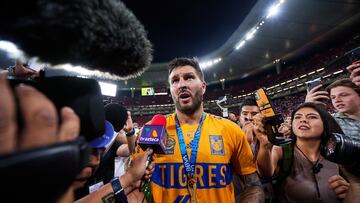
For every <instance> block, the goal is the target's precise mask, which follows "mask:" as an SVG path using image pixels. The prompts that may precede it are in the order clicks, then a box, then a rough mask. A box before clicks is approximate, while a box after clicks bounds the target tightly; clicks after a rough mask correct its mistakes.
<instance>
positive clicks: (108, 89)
mask: <svg viewBox="0 0 360 203" xmlns="http://www.w3.org/2000/svg"><path fill="white" fill-rule="evenodd" d="M99 85H100V89H101V94H102V95H105V96H111V97H116V89H117V85H115V84H111V83H107V82H99Z"/></svg>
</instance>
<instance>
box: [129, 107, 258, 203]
mask: <svg viewBox="0 0 360 203" xmlns="http://www.w3.org/2000/svg"><path fill="white" fill-rule="evenodd" d="M166 121H167V122H166V131H167V135H168V138H167V142H166V154H165V155H159V154H157V155H154V160H155V163H156V164H155V172H154V174H153V176H152V188H151V189H152V195H153V199H154V202H166V203H167V202H176V203H185V202H190V195H189V192H188V188H187V177H186V170H185V168H184V164H183V160H182V157H181V151H180V147H179V141H178V137H177V134H176V126H175V115H174V114H172V115H170V116H168V117H167V119H166ZM181 129H182V132H183V136H184V141H185V144H186V145H187V152H188V155H189V157H190V153H191V140H192V139H193V137H194V133H195V131H196V129H197V125H186V124H181ZM136 151H137V153H139V152H140V151H141V150H140V147H138V146H137V150H136ZM135 156H136V155H135ZM230 163H231V166H232V169H233V170H235V171H234V172H235V173H236V174H241V175H247V174H251V173H254V172H255V171H256V168H255V163H254V161H253V155H252V152H251V149H250V146H249V144H248V143H247V141H246V137H245V134H244V133H243V132H242V131H241V129H240V127H239V126H237V125H236V124H235V123H233V122H231V121H229V120H227V119H223V118H220V117H217V116H214V115H210V114H206V118H205V120H204V123H203V126H202V128H201V134H200V140H199V148H198V153H197V157H196V166H195V177H196V182H197V189H196V199H197V202H234V201H235V199H234V188H233V184H232V171H231V170H232V169H231V167H230Z"/></svg>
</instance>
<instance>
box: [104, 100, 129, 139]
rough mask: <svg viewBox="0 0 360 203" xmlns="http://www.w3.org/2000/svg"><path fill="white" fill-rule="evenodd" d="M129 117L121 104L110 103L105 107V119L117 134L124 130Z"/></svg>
mask: <svg viewBox="0 0 360 203" xmlns="http://www.w3.org/2000/svg"><path fill="white" fill-rule="evenodd" d="M127 117H128V115H127V110H126V109H125V107H123V106H121V105H120V104H116V103H110V104H107V105H105V119H106V120H107V121H109V122H110V123H111V124H112V125H113V127H114V130H115V131H116V132H119V131H120V130H121V129H123V128H124V125H125V123H126V120H127Z"/></svg>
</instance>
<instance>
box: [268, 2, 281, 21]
mask: <svg viewBox="0 0 360 203" xmlns="http://www.w3.org/2000/svg"><path fill="white" fill-rule="evenodd" d="M279 10H280V3H277V4H274V5H272V6H271V7H270V8H269V10H268V14H267V16H266V18H270V17H273V16H276V15H277V14H278V13H279Z"/></svg>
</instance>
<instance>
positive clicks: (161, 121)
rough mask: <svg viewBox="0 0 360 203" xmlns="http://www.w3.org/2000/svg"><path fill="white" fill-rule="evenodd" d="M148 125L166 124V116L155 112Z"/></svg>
mask: <svg viewBox="0 0 360 203" xmlns="http://www.w3.org/2000/svg"><path fill="white" fill-rule="evenodd" d="M150 125H162V126H165V125H166V118H165V116H164V115H162V114H156V115H155V116H154V117H153V118H152V119H151V121H150Z"/></svg>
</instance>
